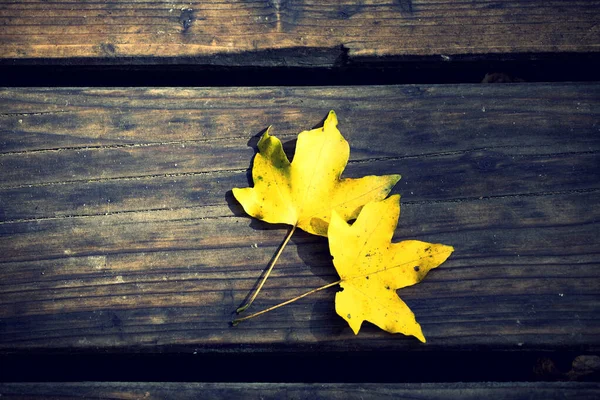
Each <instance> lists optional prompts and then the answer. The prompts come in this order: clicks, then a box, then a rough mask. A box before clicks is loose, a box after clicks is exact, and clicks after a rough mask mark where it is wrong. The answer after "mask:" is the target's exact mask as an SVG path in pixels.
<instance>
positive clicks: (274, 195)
mask: <svg viewBox="0 0 600 400" xmlns="http://www.w3.org/2000/svg"><path fill="white" fill-rule="evenodd" d="M337 123H338V121H337V117H336V115H335V112H333V111H331V112H329V115H328V117H327V119H326V120H325V123H324V124H323V127H322V128H317V129H312V130H310V131H304V132H302V133H300V134H299V135H298V141H297V144H296V152H295V154H294V159H293V161H292V162H290V161H289V160H288V158H287V156H286V155H285V153H284V151H283V147H282V145H281V141H280V140H279V139H277V138H276V137H275V136H271V135H270V133H269V131H270V129H268V130H267V132H265V134H264V135H263V136H262V137H261V139H260V140H259V142H258V150H259V153H258V154H257V155H256V157H255V158H254V164H253V167H252V180H253V181H254V187H252V188H243V189H240V188H234V189H233V195H234V196H235V198H236V199H237V200H238V201H239V202H240V203H241V204H242V206H243V207H244V210H245V211H246V212H247V213H248V214H249V215H251V216H252V217H254V218H258V219H260V220H263V221H266V222H269V223H283V224H288V225H292V226H296V227H298V228H300V229H302V230H304V231H306V232H309V233H312V234H316V235H321V236H326V235H327V226H328V223H329V219H330V218H331V211H332V210H335V211H336V213H337V214H338V215H339V216H340V217H341V218H343V219H344V220H346V221H348V220H351V219H354V218H356V217H357V216H358V213H359V212H360V210H361V208H362V207H363V206H364V205H365V204H366V203H368V202H370V201H377V200H381V199H384V198H385V197H386V196H387V195H388V193H389V192H390V190H391V189H392V187H393V186H394V185H395V184H396V182H398V180H399V179H400V175H385V176H365V177H363V178H359V179H351V178H341V175H342V172H343V170H344V168H345V167H346V164H347V163H348V158H349V156H350V147H349V145H348V142H347V141H346V140H345V139H344V137H343V136H342V135H341V134H340V131H339V130H338V129H337Z"/></svg>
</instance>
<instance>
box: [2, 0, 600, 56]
mask: <svg viewBox="0 0 600 400" xmlns="http://www.w3.org/2000/svg"><path fill="white" fill-rule="evenodd" d="M599 4H600V3H599V2H598V1H597V0H580V1H569V2H564V1H544V2H541V1H534V2H532V1H527V0H498V1H477V2H465V1H459V0H449V1H442V2H436V1H429V0H415V1H413V0H393V1H392V0H386V1H374V0H369V1H362V0H354V1H344V2H341V3H340V2H339V1H335V0H331V1H321V0H274V1H263V0H243V1H226V2H224V1H213V0H205V1H190V2H185V3H173V2H164V1H157V0H145V1H137V0H113V1H103V2H85V3H82V2H79V1H76V0H67V1H40V0H29V1H2V2H0V25H1V26H2V27H3V29H2V31H1V32H0V55H1V58H2V59H4V60H7V61H8V60H11V62H15V61H18V60H34V61H35V60H39V59H44V60H47V61H52V60H55V61H56V60H58V61H60V60H63V61H64V60H67V61H68V62H78V60H79V61H81V60H82V59H83V60H86V61H84V62H86V63H89V62H96V63H104V64H106V63H111V64H129V63H165V62H168V63H184V64H190V63H192V64H211V65H244V66H248V65H253V66H300V67H332V66H339V65H342V64H346V63H347V62H348V61H350V62H353V63H356V62H360V59H361V57H368V58H370V60H371V61H373V60H376V58H375V57H380V56H392V57H394V56H415V55H416V56H424V55H425V56H432V55H436V56H440V57H444V59H445V60H446V59H450V58H451V57H452V56H454V55H461V54H490V53H507V54H511V53H512V54H517V53H530V52H531V53H533V52H537V53H540V52H541V53H548V52H597V51H598V50H599V49H600V41H599V39H600V32H599V25H598V20H600V12H599V10H600V7H598V6H599ZM94 60H95V61H94Z"/></svg>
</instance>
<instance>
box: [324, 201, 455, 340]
mask: <svg viewBox="0 0 600 400" xmlns="http://www.w3.org/2000/svg"><path fill="white" fill-rule="evenodd" d="M399 215H400V196H398V195H394V196H390V197H389V198H388V199H387V200H384V201H380V202H375V203H370V204H367V205H365V206H364V207H363V209H362V211H361V213H360V215H359V216H358V219H357V220H356V221H355V222H354V223H353V224H352V225H351V226H350V225H348V224H347V223H346V221H344V219H343V217H341V216H340V215H338V214H337V213H336V212H335V211H334V212H333V215H332V218H331V222H330V224H329V231H328V237H329V249H330V252H331V255H332V256H333V264H334V266H335V268H336V270H337V271H338V273H339V275H340V278H341V279H340V281H339V284H340V286H341V287H342V289H343V291H341V292H338V293H337V294H336V297H335V309H336V312H337V313H338V314H339V315H340V316H341V317H342V318H344V319H345V320H346V321H347V322H348V324H349V325H350V327H351V328H352V330H353V331H354V333H355V334H358V331H359V330H360V327H361V325H362V323H363V321H365V320H366V321H369V322H372V323H373V324H375V325H377V326H378V327H380V328H381V329H383V330H385V331H388V332H391V333H403V334H405V335H412V336H415V337H416V338H418V339H419V340H420V341H422V342H425V337H424V336H423V332H422V331H421V326H420V325H419V323H418V322H417V321H416V319H415V315H414V314H413V312H412V311H411V310H410V308H409V307H408V306H407V305H406V303H404V301H402V300H401V299H400V297H398V294H397V293H396V289H400V288H403V287H406V286H410V285H414V284H415V283H418V282H420V281H421V280H422V279H423V278H424V277H425V275H427V273H428V272H429V270H431V269H433V268H436V267H437V266H439V265H440V264H442V263H443V262H444V261H446V259H447V258H448V257H449V256H450V254H452V252H453V251H454V248H453V247H451V246H446V245H443V244H433V243H426V242H421V241H418V240H406V241H402V242H399V243H392V242H391V240H392V236H393V234H394V230H395V229H396V225H397V224H398V217H399Z"/></svg>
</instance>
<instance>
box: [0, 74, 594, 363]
mask: <svg viewBox="0 0 600 400" xmlns="http://www.w3.org/2000/svg"><path fill="white" fill-rule="evenodd" d="M599 88H600V86H598V85H527V84H522V85H507V86H504V85H502V86H495V87H494V86H474V85H464V86H463V85H450V86H431V87H414V86H409V87H404V86H397V87H387V88H382V87H366V88H363V87H361V88H326V89H317V88H304V89H293V90H292V89H289V90H288V89H285V90H284V89H280V90H279V91H278V89H269V88H263V89H260V88H254V89H226V90H225V93H221V92H220V91H221V89H193V90H179V89H132V90H126V89H81V90H63V89H56V90H55V89H11V90H5V91H3V92H2V95H1V98H2V101H3V104H6V105H7V107H6V108H3V109H4V110H7V112H5V113H4V115H3V116H2V117H1V119H0V122H1V123H2V125H1V126H0V129H2V131H3V132H6V133H7V135H6V137H7V138H8V139H7V140H6V143H7V144H6V145H5V148H4V152H3V153H2V155H1V156H0V164H1V168H2V174H1V175H2V178H1V179H2V184H3V186H2V188H0V204H1V208H2V210H3V213H2V222H1V223H0V235H1V237H2V240H0V254H2V262H1V263H0V278H1V279H0V293H1V295H0V320H1V321H2V324H0V333H1V335H0V349H1V350H2V351H5V352H7V351H26V350H31V349H54V350H57V349H58V350H59V351H61V349H67V348H77V349H80V350H85V351H97V349H104V350H109V349H110V350H121V351H122V350H132V349H134V348H140V347H142V348H146V351H158V352H170V351H174V350H173V348H174V347H173V346H180V347H179V349H181V348H185V349H187V350H190V351H192V350H193V351H197V352H214V351H217V352H218V351H228V349H230V348H231V347H232V346H233V348H238V349H239V348H242V347H243V348H246V349H249V350H247V351H269V349H273V348H278V347H277V346H283V347H285V348H286V349H287V350H290V351H291V350H294V349H298V350H299V349H302V348H304V346H306V345H310V346H312V347H311V348H312V349H313V350H315V349H317V350H319V351H323V352H327V351H332V352H337V351H342V352H344V351H346V350H347V349H348V348H353V349H356V350H369V349H373V350H374V349H382V348H385V349H388V350H390V351H402V350H408V349H419V350H422V351H425V352H427V351H437V350H440V349H443V350H468V349H471V350H475V349H481V348H490V349H505V350H506V349H519V350H520V349H526V350H533V349H536V350H540V349H541V350H556V349H576V350H577V351H590V352H594V351H598V349H599V348H600V347H599V344H600V341H599V338H600V335H599V333H600V318H599V315H598V311H597V310H598V306H599V305H600V304H599V303H600V296H599V294H600V292H599V290H600V289H599V288H600V276H599V275H598V253H599V250H600V238H599V237H598V235H597V233H598V228H599V225H598V221H599V220H600V210H599V209H598V208H597V207H594V206H593V205H595V204H598V202H599V201H600V186H598V182H600V180H599V179H598V178H599V177H600V172H599V170H598V165H600V163H599V161H600V159H599V156H598V154H599V150H600V139H599V135H598V134H597V131H598V125H597V121H598V118H597V117H598V110H599V108H598V103H599V99H600V97H599V96H598V95H597V94H598V91H599ZM273 93H278V95H277V96H273V95H272V94H273ZM65 99H71V101H72V103H71V104H72V105H73V107H74V111H73V112H69V113H70V118H69V119H66V118H63V117H62V113H58V115H59V117H56V115H55V111H56V110H58V109H59V107H60V105H61V104H63V101H65ZM128 101H129V102H130V106H129V107H128V108H122V109H121V115H122V118H123V120H125V121H127V120H136V121H139V123H136V124H133V126H131V127H130V129H125V128H124V127H121V128H120V129H121V130H120V131H119V128H118V127H116V126H114V125H112V124H111V122H109V120H105V121H106V122H105V123H104V124H103V123H102V118H105V117H103V116H108V115H111V113H112V112H113V110H114V109H118V108H120V107H122V105H123V104H126V103H127V102H128ZM211 103H212V104H213V105H214V106H215V110H217V111H210V110H212V109H211V107H210V104H211ZM43 104H46V107H47V108H45V109H44V108H40V107H41V106H42V105H43ZM86 104H87V107H88V108H87V109H86ZM166 104H168V107H166V106H165V107H164V109H162V110H161V111H160V112H159V111H156V110H158V109H160V105H166ZM191 104H200V105H202V106H201V107H200V108H199V109H192V110H190V111H187V110H188V108H189V107H190V105H191ZM332 104H333V105H334V106H335V107H332ZM484 107H485V111H484ZM329 108H336V109H337V110H338V111H339V116H340V128H341V129H342V132H343V133H344V134H345V135H346V136H347V137H348V138H349V140H350V142H351V145H352V146H353V147H352V148H353V153H352V154H353V156H352V157H353V161H352V162H351V164H350V165H349V167H348V171H347V173H348V176H358V175H362V174H365V173H369V174H370V173H377V174H382V173H391V172H400V173H402V174H403V175H404V178H403V180H402V181H401V182H400V184H399V185H398V187H397V188H396V189H395V192H398V193H401V194H402V195H403V201H402V204H403V206H402V207H403V211H402V216H401V219H400V224H399V227H398V230H397V232H396V240H401V239H407V238H418V239H421V240H427V241H433V242H442V243H447V244H451V245H453V246H455V248H456V253H455V254H454V255H453V256H452V257H451V258H450V260H449V261H448V262H447V263H445V264H444V265H443V267H441V268H439V269H437V270H435V271H433V272H432V273H431V274H430V275H429V276H428V278H427V279H426V280H425V281H424V282H423V283H422V284H420V285H417V286H415V287H411V288H406V289H403V290H402V291H401V292H400V295H401V296H402V298H403V299H404V300H405V301H406V302H407V303H408V304H409V306H410V307H411V308H412V309H413V310H414V311H415V314H416V315H417V319H418V320H419V321H420V323H421V324H422V326H423V330H424V333H425V335H426V337H427V338H428V344H427V345H424V346H422V345H420V344H419V343H416V341H415V340H412V339H410V338H403V337H398V336H393V335H388V334H385V333H383V332H381V331H378V330H377V329H375V328H374V327H373V326H371V325H369V324H365V326H364V327H363V330H362V331H361V334H360V335H359V336H358V337H356V336H354V335H353V333H352V332H351V330H350V329H349V328H348V327H347V326H345V325H344V324H345V322H344V321H343V320H341V319H340V318H339V317H337V316H336V315H335V312H334V309H333V293H334V292H335V290H334V289H332V290H330V291H324V292H320V293H318V294H315V295H314V296H312V297H309V298H306V299H304V300H302V301H300V302H297V303H294V304H293V305H290V306H287V307H285V308H282V309H280V310H278V311H276V312H273V313H270V314H266V315H264V316H263V317H261V318H258V319H256V320H254V321H248V322H246V323H244V324H242V325H240V326H238V327H236V328H232V327H230V326H228V321H230V319H231V317H232V311H233V310H234V309H235V308H236V307H237V306H238V305H239V304H240V303H241V302H242V301H243V299H244V298H245V296H246V295H247V293H248V291H249V290H250V289H251V288H252V287H253V285H254V284H255V283H256V281H257V279H258V276H259V275H260V273H261V271H262V270H263V268H264V267H265V265H266V264H267V263H268V261H269V259H270V258H271V256H272V255H273V253H274V251H275V250H276V248H277V246H278V245H279V243H280V242H281V240H282V238H283V236H284V234H285V228H284V227H281V226H268V225H266V224H264V223H260V222H257V221H251V220H250V219H249V218H248V217H246V216H245V215H244V213H243V211H242V210H241V208H240V206H239V205H238V204H237V203H236V202H235V200H233V198H232V197H231V195H230V193H228V191H229V190H230V189H231V188H232V187H235V186H246V185H247V184H248V180H247V176H246V169H247V168H248V166H249V164H250V159H251V157H252V154H253V152H254V150H253V149H252V147H251V146H250V147H249V146H248V141H250V142H251V143H250V144H252V137H253V136H255V134H256V133H259V132H260V131H262V130H263V129H264V128H265V127H266V126H268V124H269V123H271V122H277V126H279V125H280V126H282V127H283V128H280V129H277V126H276V131H281V133H282V136H283V137H284V138H285V140H284V141H291V139H292V138H293V137H295V134H296V133H297V131H298V130H300V129H304V128H307V127H310V126H312V125H313V124H316V123H317V121H319V120H320V119H322V117H323V116H324V115H325V113H326V112H327V110H328V109H329ZM36 109H37V111H34V110H36ZM40 110H41V111H40ZM48 110H49V112H48V114H43V113H44V112H46V111H48ZM182 110H186V111H185V112H186V113H187V116H185V117H183V116H182V115H183V114H184V113H182ZM205 110H208V111H207V113H206V115H208V117H206V118H205V117H204V116H205V114H204V111H205ZM21 111H22V112H21ZM149 113H150V114H152V113H154V114H155V115H159V114H161V116H160V121H162V122H157V121H159V120H157V119H154V120H152V119H150V122H148V123H146V122H144V121H145V118H144V116H146V115H150V114H149ZM172 115H174V117H172ZM98 116H100V117H98ZM219 116H221V117H220V118H222V121H224V122H223V124H222V126H223V129H219V128H220V127H221V124H220V123H219V122H218V121H220V119H219ZM30 117H31V118H32V119H31V120H29V119H28V118H30ZM171 118H180V120H179V124H180V125H178V126H181V125H182V126H184V127H185V128H179V129H175V128H172V130H170V131H169V135H172V137H168V136H167V134H165V130H163V129H161V128H160V127H161V126H168V121H169V120H170V119H171ZM19 119H22V120H23V122H19ZM26 121H27V122H26ZM190 121H192V122H190ZM161 124H162V125H161ZM307 124H308V126H307ZM153 125H156V126H153ZM21 126H23V128H20V127H21ZM188 126H194V127H195V129H187V127H188ZM94 127H95V128H94ZM166 129H168V128H166ZM421 130H422V131H421ZM99 132H106V134H101V133H99ZM119 132H123V133H122V135H123V136H124V137H125V138H124V139H122V138H121V137H120V134H119ZM423 132H424V133H423ZM254 140H255V139H254ZM182 144H184V145H185V147H182V146H181V145H182ZM82 154H87V155H89V157H82ZM124 154H126V156H124ZM175 163H178V164H179V163H181V168H182V169H183V171H179V170H178V169H177V168H180V167H179V166H177V167H175V165H174V164H175ZM171 164H173V165H172V166H171ZM36 168H37V169H36ZM334 280H336V278H335V272H334V271H333V269H332V267H331V262H330V256H329V254H328V250H327V243H326V240H325V239H323V238H316V237H312V236H309V235H307V234H304V233H298V234H296V235H295V238H294V239H293V240H292V242H291V243H290V245H289V247H288V248H287V249H286V251H285V252H284V256H283V258H282V260H281V261H280V263H279V264H278V266H277V268H276V269H275V271H274V275H273V276H272V277H271V278H270V279H269V281H268V283H267V286H266V287H265V289H264V290H263V292H262V294H261V297H260V298H259V300H258V302H257V303H256V306H255V309H256V310H258V309H260V308H263V307H267V306H269V305H273V304H276V303H278V302H280V301H283V300H286V299H288V298H290V297H293V296H295V295H297V294H300V293H303V292H305V291H306V290H307V289H310V288H314V287H318V286H321V285H322V284H323V283H325V282H330V281H334ZM279 348H281V347H279Z"/></svg>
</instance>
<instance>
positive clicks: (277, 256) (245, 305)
mask: <svg viewBox="0 0 600 400" xmlns="http://www.w3.org/2000/svg"><path fill="white" fill-rule="evenodd" d="M296 227H297V225H294V226H293V227H292V229H290V231H289V232H288V234H287V236H286V237H285V240H284V241H283V243H282V244H281V246H279V250H277V253H276V254H275V257H273V260H272V261H271V263H270V264H269V266H268V268H267V271H266V272H265V275H264V276H263V278H262V280H261V281H260V284H259V285H258V287H257V288H256V290H255V291H254V294H253V295H252V297H250V299H249V300H248V302H247V303H246V304H244V305H243V306H241V307H239V308H238V309H237V310H236V313H238V314H239V313H241V312H244V311H246V310H247V309H248V307H250V306H251V305H252V303H253V302H254V299H256V296H258V292H260V290H261V289H262V287H263V286H264V284H265V282H266V280H267V278H268V277H269V275H270V274H271V271H272V270H273V267H274V266H275V263H276V262H277V260H279V256H280V255H281V253H282V252H283V249H284V248H285V246H286V245H287V244H288V242H289V241H290V239H291V237H292V235H293V234H294V232H295V231H296Z"/></svg>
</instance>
